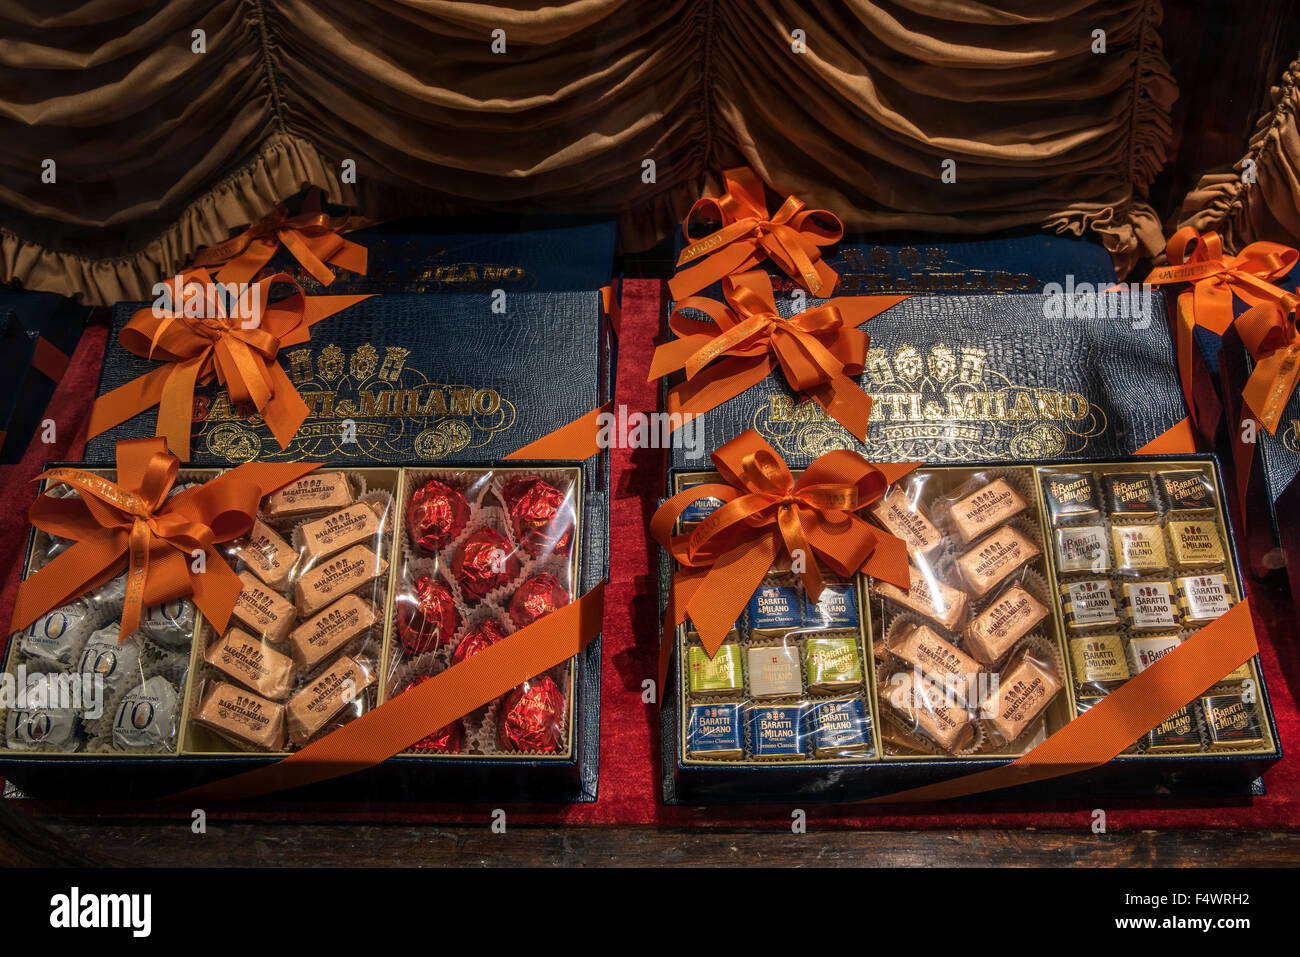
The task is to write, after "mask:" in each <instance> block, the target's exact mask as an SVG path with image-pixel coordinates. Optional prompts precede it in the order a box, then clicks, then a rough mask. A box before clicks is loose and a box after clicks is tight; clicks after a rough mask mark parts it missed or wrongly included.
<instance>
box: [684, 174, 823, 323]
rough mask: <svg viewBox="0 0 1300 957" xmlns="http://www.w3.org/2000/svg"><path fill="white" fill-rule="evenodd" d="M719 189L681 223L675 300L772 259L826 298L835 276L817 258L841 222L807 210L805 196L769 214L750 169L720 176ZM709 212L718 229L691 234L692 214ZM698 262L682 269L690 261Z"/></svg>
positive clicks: (789, 200)
mask: <svg viewBox="0 0 1300 957" xmlns="http://www.w3.org/2000/svg"><path fill="white" fill-rule="evenodd" d="M722 182H723V193H722V195H721V196H718V197H717V198H714V197H712V196H706V197H704V198H703V199H699V200H696V202H695V205H694V206H692V207H691V211H690V212H689V213H687V214H686V219H685V220H683V221H682V235H683V236H684V237H685V238H686V242H687V243H688V245H687V247H686V248H685V249H683V250H682V253H681V255H680V256H678V258H677V267H678V269H679V270H681V271H680V272H678V273H677V275H676V276H674V277H673V278H672V280H671V281H670V282H669V283H668V289H669V291H670V292H671V293H672V297H673V298H674V299H681V298H683V297H685V296H689V295H691V294H693V293H696V292H699V291H700V290H701V289H704V288H706V287H708V286H710V285H712V284H713V283H715V282H717V281H718V280H719V279H721V278H722V277H723V276H729V275H731V274H732V273H736V272H745V271H746V270H749V269H753V268H754V267H755V266H757V265H758V264H759V263H761V262H762V261H763V260H764V259H768V258H770V259H771V260H772V261H773V262H775V263H776V264H777V265H778V266H780V267H781V268H782V269H784V270H785V271H786V273H787V274H789V276H790V277H791V278H792V279H794V280H795V281H796V282H798V283H800V284H801V285H802V286H803V287H804V288H805V289H807V290H808V291H809V292H810V293H812V294H813V295H814V296H829V295H830V294H831V293H833V292H834V291H835V284H836V283H837V282H838V281H839V276H837V275H836V274H835V270H833V269H831V268H830V266H828V265H826V263H825V262H823V261H822V258H821V249H820V247H822V246H829V245H830V244H832V243H837V242H839V241H840V239H841V237H843V235H844V224H843V223H841V222H840V220H839V217H838V216H836V215H835V214H834V213H830V212H827V211H826V210H824V209H806V208H805V207H804V203H803V200H801V199H798V198H797V197H795V196H787V197H786V200H785V202H784V203H782V204H781V208H780V209H778V210H777V211H776V215H775V216H772V217H770V218H769V217H768V214H767V197H766V195H765V194H764V192H763V184H762V182H760V181H759V178H758V176H757V175H756V174H755V173H754V171H753V170H752V169H750V168H749V167H740V168H739V169H729V170H726V171H725V172H724V173H723V174H722ZM705 211H708V212H709V213H710V214H711V215H710V216H709V219H710V220H712V221H714V222H718V223H720V224H721V225H720V226H719V228H718V229H717V230H716V231H714V232H712V233H709V234H708V235H707V236H705V237H704V238H702V239H699V240H696V239H694V238H693V237H692V236H691V223H692V221H693V220H694V219H695V217H696V216H697V215H699V214H701V213H704V212H705ZM700 259H702V260H703V261H702V262H699V263H697V264H696V265H694V266H691V267H690V268H688V269H682V267H683V266H686V265H687V264H688V263H693V262H695V261H696V260H700Z"/></svg>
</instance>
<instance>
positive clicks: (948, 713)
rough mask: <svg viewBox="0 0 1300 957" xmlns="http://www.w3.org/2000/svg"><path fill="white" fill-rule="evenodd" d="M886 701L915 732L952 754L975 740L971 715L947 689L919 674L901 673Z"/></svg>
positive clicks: (890, 685)
mask: <svg viewBox="0 0 1300 957" xmlns="http://www.w3.org/2000/svg"><path fill="white" fill-rule="evenodd" d="M884 699H885V700H886V701H887V702H888V703H889V705H890V707H892V708H893V709H894V710H895V711H896V712H898V713H899V714H900V715H901V716H902V717H903V718H905V719H906V722H907V723H908V724H909V725H910V726H911V728H912V729H913V730H914V731H916V732H919V733H920V734H922V735H924V736H925V737H927V738H929V739H930V740H931V741H933V742H934V743H935V744H937V745H939V747H941V748H943V749H944V750H945V751H947V752H949V753H951V752H954V751H960V750H962V749H963V748H966V747H969V746H970V745H971V744H972V743H974V740H975V726H974V725H973V724H972V723H971V718H970V714H968V713H967V711H966V709H965V708H964V707H962V706H961V705H960V704H958V703H956V702H955V701H953V700H951V698H950V696H949V695H948V694H947V693H946V692H945V691H944V689H943V688H942V687H941V686H939V685H937V684H934V683H932V682H930V681H927V680H926V679H925V678H923V677H921V676H920V675H918V674H917V673H916V672H915V671H900V672H897V673H895V674H894V675H892V676H891V677H890V678H889V682H888V685H887V687H886V688H885V689H884Z"/></svg>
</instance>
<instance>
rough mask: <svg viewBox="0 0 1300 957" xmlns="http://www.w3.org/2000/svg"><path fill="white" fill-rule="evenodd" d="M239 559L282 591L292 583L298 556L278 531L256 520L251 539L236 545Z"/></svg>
mask: <svg viewBox="0 0 1300 957" xmlns="http://www.w3.org/2000/svg"><path fill="white" fill-rule="evenodd" d="M235 557H236V558H238V559H239V560H240V561H241V562H243V563H244V564H245V565H247V566H248V567H249V568H250V569H252V571H253V574H255V575H257V577H258V578H260V579H262V581H264V582H265V583H266V584H268V585H270V586H271V587H272V588H276V589H280V588H284V587H285V585H287V584H288V582H289V574H290V573H291V572H292V571H293V565H294V562H296V561H297V559H298V554H297V553H296V552H295V551H294V550H293V549H292V548H291V547H289V543H288V542H286V541H285V540H284V539H283V538H281V537H280V536H279V535H277V534H276V532H275V530H274V529H272V528H271V527H270V526H268V525H267V524H266V523H264V522H263V521H261V520H260V519H256V520H254V522H253V528H252V529H251V530H250V531H249V533H248V537H247V538H245V539H243V540H242V541H240V542H239V544H238V545H236V546H235Z"/></svg>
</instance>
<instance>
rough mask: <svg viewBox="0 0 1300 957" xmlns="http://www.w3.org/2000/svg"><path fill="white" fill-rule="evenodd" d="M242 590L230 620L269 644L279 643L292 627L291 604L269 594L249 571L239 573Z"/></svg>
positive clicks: (274, 593)
mask: <svg viewBox="0 0 1300 957" xmlns="http://www.w3.org/2000/svg"><path fill="white" fill-rule="evenodd" d="M239 580H240V581H241V582H243V584H244V589H243V591H241V592H240V593H239V597H238V598H237V599H235V607H234V608H233V609H232V610H231V615H232V617H234V618H235V620H236V621H239V622H242V623H243V624H244V625H245V626H246V627H247V628H248V630H249V631H251V632H252V633H253V634H254V635H261V636H262V637H263V638H266V639H268V640H270V641H275V642H281V641H284V639H285V637H286V636H287V635H288V634H289V629H290V628H292V627H293V625H294V621H295V620H296V617H297V616H296V615H295V614H294V609H293V605H291V604H290V603H289V600H288V599H287V598H285V597H284V596H283V595H281V594H280V593H279V592H277V591H272V590H271V589H270V588H268V587H267V586H266V585H265V584H263V583H262V582H261V581H260V580H259V579H258V578H257V576H256V575H254V574H253V573H252V572H246V571H245V572H240V573H239Z"/></svg>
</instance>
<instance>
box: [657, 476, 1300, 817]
mask: <svg viewBox="0 0 1300 957" xmlns="http://www.w3.org/2000/svg"><path fill="white" fill-rule="evenodd" d="M716 480H717V477H716V475H712V474H710V473H701V472H687V471H675V472H674V473H673V474H672V476H671V487H670V490H669V491H670V492H677V491H680V490H681V489H684V488H688V487H689V486H691V485H693V484H698V483H700V482H705V481H716ZM708 511H709V506H708V500H704V506H703V507H702V508H701V509H699V510H696V511H693V512H692V511H688V512H686V513H684V514H683V516H682V524H683V525H684V526H689V525H690V524H691V523H692V522H698V521H700V520H702V519H703V518H704V517H705V516H706V515H707V514H708ZM868 514H869V515H870V518H871V519H872V521H874V522H875V523H876V524H877V525H878V526H879V527H881V528H883V529H884V530H886V531H889V532H891V533H893V534H895V535H897V536H899V538H901V539H902V540H903V542H904V543H905V544H906V546H907V551H908V559H909V577H910V579H911V583H912V584H911V587H910V588H909V589H906V590H904V589H901V588H899V587H897V586H896V585H894V584H891V583H888V582H880V581H876V580H874V579H871V578H868V577H866V576H862V575H857V576H854V577H852V578H846V579H831V580H829V581H828V582H827V584H826V587H825V589H824V591H823V592H822V595H821V597H820V599H819V600H818V601H816V602H813V601H811V600H810V599H809V597H808V595H807V594H806V593H805V592H804V590H803V587H802V585H801V584H800V583H799V580H798V578H797V577H796V576H794V575H793V574H791V569H790V567H789V565H788V561H787V563H786V564H784V565H783V564H781V563H778V565H777V566H776V567H774V568H773V569H772V570H771V571H770V572H769V573H768V574H767V575H766V577H765V579H764V581H763V583H762V584H761V585H760V587H759V588H758V590H757V591H756V592H755V593H754V595H753V597H752V598H751V599H750V601H749V602H748V604H747V607H746V610H745V613H744V614H743V615H742V617H741V619H740V620H739V621H737V622H736V626H735V629H734V630H733V631H732V633H731V634H730V635H728V637H727V640H726V641H725V642H724V643H723V645H722V646H721V648H720V649H719V651H718V653H717V654H716V655H715V656H714V657H713V658H712V659H710V658H709V657H708V656H707V654H705V652H704V649H703V647H701V646H700V644H699V641H698V638H697V637H696V636H695V635H694V633H693V631H692V630H691V627H690V623H689V621H688V622H687V623H686V624H685V625H683V626H682V627H680V628H679V629H678V632H677V635H676V639H675V640H676V654H675V656H674V661H675V667H674V670H673V672H672V678H671V679H670V690H669V694H668V696H667V698H666V705H665V708H664V723H663V731H664V755H665V762H664V764H665V766H664V797H665V800H666V801H668V802H669V803H698V802H753V801H768V800H770V801H777V800H791V799H799V800H804V799H807V800H818V801H821V800H825V801H852V800H859V799H865V798H869V797H874V796H879V795H885V794H889V793H891V792H894V791H899V790H903V789H905V788H909V787H915V786H918V785H923V784H929V783H934V782H937V781H942V780H946V779H949V778H954V777H959V776H961V775H964V774H968V773H971V772H973V771H978V770H984V769H987V768H989V767H991V766H996V765H999V764H1005V763H1007V762H1008V761H1010V760H1013V759H1014V758H1016V757H1018V756H1020V755H1022V754H1024V753H1026V752H1027V751H1029V750H1030V749H1031V748H1032V747H1034V746H1035V745H1036V744H1038V743H1039V742H1041V741H1042V740H1043V739H1044V738H1046V737H1047V736H1048V735H1050V734H1052V733H1053V732H1054V731H1056V730H1058V729H1060V728H1061V727H1063V726H1065V725H1066V724H1067V723H1068V722H1069V721H1071V720H1072V719H1073V718H1074V717H1075V716H1076V715H1078V714H1081V713H1083V712H1085V711H1087V710H1088V709H1089V708H1091V707H1093V706H1094V705H1095V704H1096V703H1097V702H1098V701H1100V700H1101V699H1103V698H1104V697H1105V696H1106V695H1108V694H1110V693H1112V692H1113V691H1114V690H1115V689H1116V688H1118V687H1120V686H1122V685H1123V683H1124V682H1125V681H1127V680H1128V679H1129V678H1130V677H1131V676H1133V675H1136V674H1138V673H1140V672H1141V671H1142V670H1143V669H1144V668H1146V667H1148V666H1150V664H1152V663H1153V662H1154V661H1157V660H1159V658H1160V657H1162V656H1163V655H1164V654H1166V653H1168V652H1169V651H1170V650H1172V649H1173V648H1175V647H1177V646H1178V645H1179V644H1180V643H1181V642H1182V641H1184V640H1186V638H1188V637H1189V636H1191V635H1192V634H1195V633H1196V632H1197V631H1198V630H1199V629H1201V628H1203V627H1205V626H1206V625H1208V624H1209V623H1211V622H1214V621H1215V620H1217V619H1218V618H1219V617H1220V616H1222V615H1223V614H1224V613H1225V612H1226V611H1227V610H1228V609H1229V608H1231V607H1232V606H1234V605H1235V604H1236V603H1237V602H1238V601H1240V600H1241V598H1242V595H1243V594H1244V593H1243V590H1242V584H1241V578H1240V574H1239V571H1238V567H1237V564H1236V560H1235V555H1234V552H1233V548H1232V533H1231V527H1230V524H1229V522H1228V518H1227V515H1226V512H1225V510H1224V494H1223V487H1222V482H1221V479H1220V476H1219V473H1218V469H1217V463H1216V461H1215V460H1214V459H1213V458H1210V457H1203V456H1202V457H1178V458H1163V457H1142V458H1125V459H1109V460H1101V461H1097V460H1084V459H1080V460H1073V461H1069V462H1057V463H1047V464H1026V463H998V462H990V463H984V464H980V465H975V466H956V465H923V466H920V467H918V468H917V469H916V470H915V471H913V472H912V473H910V474H909V475H907V476H906V477H904V478H903V479H901V480H899V481H898V482H896V483H895V484H894V485H892V486H890V487H889V488H888V489H887V490H886V491H885V493H884V494H883V495H882V496H881V497H880V498H879V499H878V500H877V501H876V502H875V503H873V504H872V505H871V506H870V507H869V509H868ZM683 530H684V529H683ZM667 570H668V569H667V568H665V571H667ZM1280 756H1281V753H1280V749H1279V745H1278V741H1277V731H1276V727H1275V724H1274V722H1273V718H1272V714H1271V711H1270V709H1269V704H1268V694H1267V690H1266V689H1265V687H1264V684H1263V679H1262V675H1261V673H1260V669H1259V664H1258V661H1257V660H1254V661H1251V662H1248V663H1247V664H1245V665H1243V666H1242V667H1241V668H1239V669H1237V670H1236V671H1234V672H1233V673H1232V674H1230V675H1228V676H1227V677H1225V678H1224V679H1223V680H1221V681H1219V682H1217V683H1216V684H1215V685H1213V686H1212V687H1210V688H1206V689H1204V692H1203V693H1202V694H1201V695H1199V696H1198V697H1196V699H1195V700H1192V701H1189V702H1188V703H1187V706H1186V707H1185V708H1184V709H1183V710H1182V711H1180V712H1179V713H1178V714H1176V715H1174V716H1173V717H1171V718H1170V719H1169V720H1168V721H1165V722H1164V723H1163V724H1161V725H1160V726H1159V727H1157V728H1155V729H1153V730H1151V731H1150V732H1149V733H1147V734H1145V735H1143V737H1142V738H1141V739H1140V740H1137V741H1135V742H1133V744H1132V746H1131V747H1130V748H1128V749H1127V750H1126V751H1125V752H1124V753H1123V754H1121V755H1120V756H1119V757H1117V758H1116V759H1114V760H1113V761H1111V762H1109V763H1107V764H1105V765H1103V766H1102V767H1099V768H1095V769H1092V770H1090V771H1084V772H1079V773H1078V774H1075V775H1070V776H1067V777H1064V778H1057V779H1054V780H1051V781H1048V782H1043V783H1040V784H1038V785H1031V786H1027V788H1026V790H1029V789H1030V788H1032V789H1033V793H1034V794H1036V795H1051V794H1055V795H1063V794H1078V793H1079V792H1080V790H1081V789H1086V790H1087V791H1088V793H1098V794H1100V793H1112V794H1155V793H1166V794H1168V793H1184V794H1186V793H1204V792H1209V793H1244V792H1245V791H1246V790H1247V789H1249V788H1250V787H1251V783H1252V782H1253V781H1254V780H1255V779H1256V778H1257V777H1258V776H1259V774H1260V773H1261V772H1262V771H1263V770H1264V769H1265V768H1267V767H1268V766H1270V765H1271V764H1272V763H1274V762H1276V761H1277V760H1278V759H1279V758H1280Z"/></svg>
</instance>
